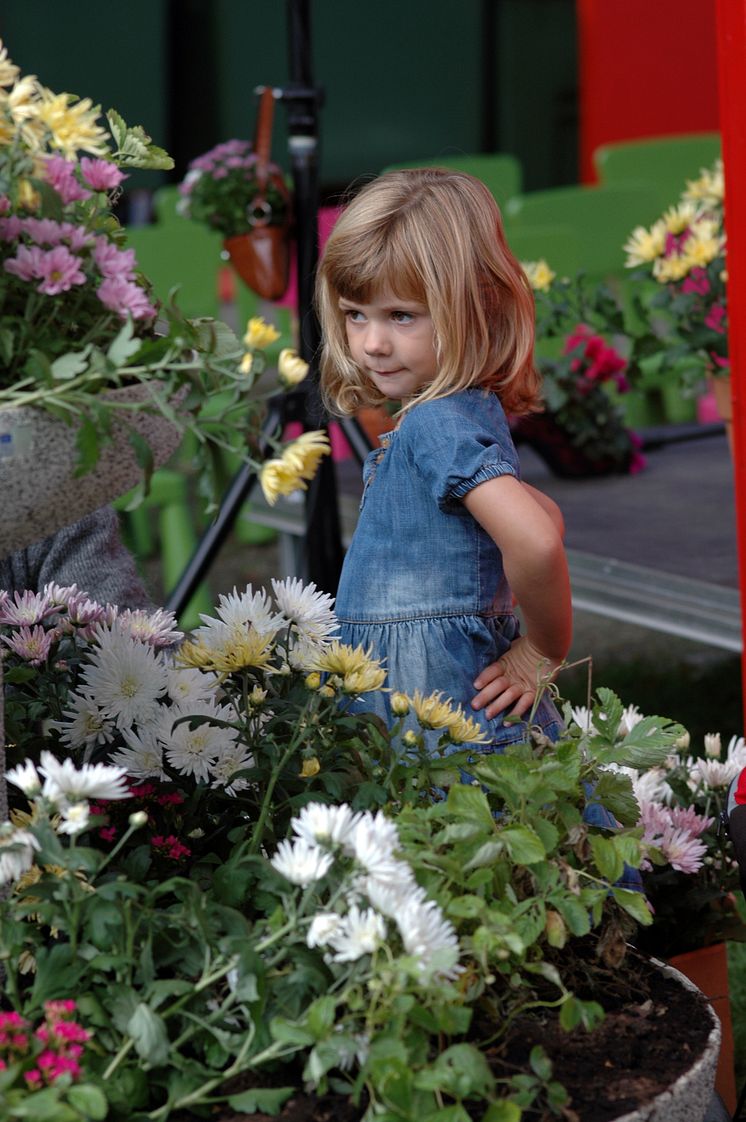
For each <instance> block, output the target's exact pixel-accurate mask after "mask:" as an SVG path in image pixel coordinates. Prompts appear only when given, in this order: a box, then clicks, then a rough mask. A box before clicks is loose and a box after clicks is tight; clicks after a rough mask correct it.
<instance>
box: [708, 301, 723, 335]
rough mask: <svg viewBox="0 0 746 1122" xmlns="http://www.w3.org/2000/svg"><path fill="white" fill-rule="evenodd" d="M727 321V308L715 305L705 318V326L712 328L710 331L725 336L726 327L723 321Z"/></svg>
mask: <svg viewBox="0 0 746 1122" xmlns="http://www.w3.org/2000/svg"><path fill="white" fill-rule="evenodd" d="M724 319H725V308H724V307H723V305H722V304H713V305H712V307H711V308H710V310H709V312H708V313H707V315H706V316H705V324H706V326H707V327H709V328H710V331H715V332H717V334H718V335H724V334H725V326H724V324H723V320H724Z"/></svg>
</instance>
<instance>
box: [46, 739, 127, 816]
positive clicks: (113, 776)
mask: <svg viewBox="0 0 746 1122" xmlns="http://www.w3.org/2000/svg"><path fill="white" fill-rule="evenodd" d="M39 771H40V772H41V774H42V775H43V776H44V786H43V787H42V795H43V796H44V798H45V799H49V800H50V801H51V802H53V803H56V804H57V805H58V806H63V805H66V804H67V803H73V802H78V801H79V800H80V799H127V798H129V790H128V789H127V783H126V773H125V771H124V769H123V768H121V767H112V766H110V765H108V764H83V766H82V767H81V768H79V769H78V768H76V767H75V765H74V764H73V762H72V760H70V759H67V760H62V761H60V760H57V759H55V757H54V756H53V755H52V753H51V752H42V754H41V764H40V765H39Z"/></svg>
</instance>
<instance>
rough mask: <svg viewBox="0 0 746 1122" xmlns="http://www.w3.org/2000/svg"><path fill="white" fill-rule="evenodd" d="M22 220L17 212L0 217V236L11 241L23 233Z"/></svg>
mask: <svg viewBox="0 0 746 1122" xmlns="http://www.w3.org/2000/svg"><path fill="white" fill-rule="evenodd" d="M23 228H24V220H23V218H19V217H18V215H17V214H10V215H8V217H7V218H0V238H3V239H4V240H5V241H7V242H13V241H15V240H16V238H18V237H20V236H21V234H22V233H23Z"/></svg>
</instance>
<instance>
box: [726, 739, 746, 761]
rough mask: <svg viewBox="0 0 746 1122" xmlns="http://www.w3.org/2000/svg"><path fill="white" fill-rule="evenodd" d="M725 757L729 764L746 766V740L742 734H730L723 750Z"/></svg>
mask: <svg viewBox="0 0 746 1122" xmlns="http://www.w3.org/2000/svg"><path fill="white" fill-rule="evenodd" d="M725 758H726V760H727V761H728V763H729V764H730V763H732V764H738V766H739V767H746V741H745V740H744V738H743V737H742V736H732V737H731V738H730V740H729V741H728V747H727V748H726V750H725Z"/></svg>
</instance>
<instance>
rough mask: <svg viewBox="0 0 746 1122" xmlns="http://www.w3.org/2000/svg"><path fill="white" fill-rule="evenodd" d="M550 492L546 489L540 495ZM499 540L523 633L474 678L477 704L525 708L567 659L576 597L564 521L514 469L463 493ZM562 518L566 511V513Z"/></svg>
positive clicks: (496, 709)
mask: <svg viewBox="0 0 746 1122" xmlns="http://www.w3.org/2000/svg"><path fill="white" fill-rule="evenodd" d="M541 497H542V499H546V496H541ZM463 502H464V505H465V506H466V508H467V510H468V511H469V513H470V514H471V515H472V516H473V517H474V518H476V520H477V521H478V522H479V523H480V525H481V526H483V527H484V529H485V530H486V531H487V533H488V534H489V535H490V537H491V538H492V539H493V541H494V542H495V544H496V545H497V546H498V548H499V550H500V552H501V553H502V557H503V565H504V568H505V575H506V577H507V579H508V582H509V584H510V587H511V590H512V592H513V595H514V596H515V598H516V600H517V601H518V603H519V604H520V605H521V611H522V614H523V620H524V623H525V635H522V636H521V637H520V638H518V639H516V641H515V642H514V643H513V645H512V646H511V648H510V650H509V651H507V652H506V653H505V654H504V655H503V656H502V657H501V658H500V659H498V660H497V661H496V662H494V663H491V664H490V666H488V667H486V668H485V669H484V670H483V671H482V672H481V674H479V676H478V677H477V678H476V679H475V682H474V686H475V688H476V689H477V690H479V693H477V695H476V697H474V698H473V699H472V705H473V706H474V708H475V709H481V708H483V707H484V706H485V705H486V706H487V709H486V714H487V716H488V717H494V716H495V715H496V714H497V713H501V712H502V711H503V710H505V709H508V708H509V707H511V706H512V708H511V709H510V712H511V713H514V714H517V715H519V716H523V714H524V713H525V712H526V711H527V710H528V709H529V708H530V707H531V705H532V704H533V702H534V699H535V697H536V693H537V686H538V679H539V677H542V678H546V677H547V676H549V677H551V675H552V673H553V672H554V671H556V670H557V668H558V667H559V666H560V664H561V663H562V661H563V660H564V658H565V656H566V655H567V652H568V650H569V648H570V640H571V637H572V603H571V597H570V578H569V574H568V571H567V558H566V557H565V550H564V547H563V545H562V536H561V532H560V527H559V526H558V525H557V523H556V518H555V516H554V515H553V513H552V508H554V506H555V504H554V503H553V502H552V500H551V499H546V504H549V505H545V504H544V503H542V502H539V501H537V499H535V498H534V497H533V494H532V492H531V489H529V488H527V487H526V486H525V484H522V483H520V482H519V480H517V479H516V478H515V477H514V476H511V475H504V476H499V477H498V478H496V479H489V480H487V481H486V482H484V483H480V484H479V485H478V486H477V487H475V488H474V489H473V490H471V491H469V492H468V494H467V495H465V496H464V499H463ZM560 518H561V515H560Z"/></svg>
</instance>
